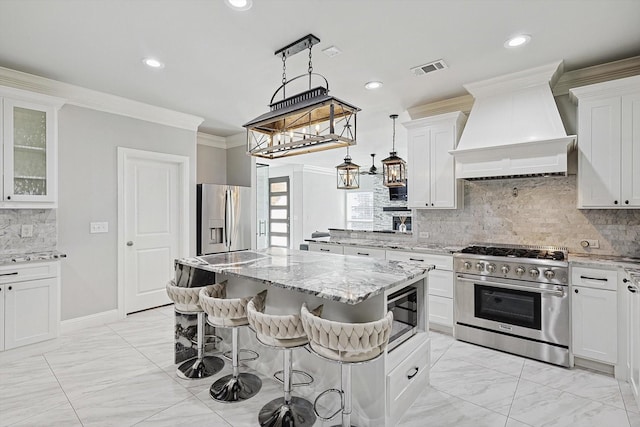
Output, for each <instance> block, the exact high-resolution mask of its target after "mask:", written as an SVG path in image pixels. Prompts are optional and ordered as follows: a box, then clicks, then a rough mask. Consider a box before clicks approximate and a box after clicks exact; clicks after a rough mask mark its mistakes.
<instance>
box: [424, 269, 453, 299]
mask: <svg viewBox="0 0 640 427" xmlns="http://www.w3.org/2000/svg"><path fill="white" fill-rule="evenodd" d="M429 295H438V296H441V297H446V298H453V271H443V270H437V269H436V270H431V271H430V272H429Z"/></svg>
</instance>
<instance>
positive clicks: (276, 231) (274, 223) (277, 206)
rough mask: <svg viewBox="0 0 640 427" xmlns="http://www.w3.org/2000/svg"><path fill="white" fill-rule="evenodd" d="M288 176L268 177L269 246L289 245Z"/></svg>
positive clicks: (284, 246)
mask: <svg viewBox="0 0 640 427" xmlns="http://www.w3.org/2000/svg"><path fill="white" fill-rule="evenodd" d="M289 193H290V191H289V177H288V176H282V177H278V178H269V246H277V247H282V248H288V247H289V240H290V224H289V206H290V204H291V200H290V197H289Z"/></svg>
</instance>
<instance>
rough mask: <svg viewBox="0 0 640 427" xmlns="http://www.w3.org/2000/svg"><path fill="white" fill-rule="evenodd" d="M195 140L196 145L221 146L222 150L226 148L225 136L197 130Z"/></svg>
mask: <svg viewBox="0 0 640 427" xmlns="http://www.w3.org/2000/svg"><path fill="white" fill-rule="evenodd" d="M197 142H198V145H206V146H207V147H214V148H222V149H223V150H226V148H227V142H226V138H223V137H221V136H216V135H211V134H208V133H202V132H198V135H197Z"/></svg>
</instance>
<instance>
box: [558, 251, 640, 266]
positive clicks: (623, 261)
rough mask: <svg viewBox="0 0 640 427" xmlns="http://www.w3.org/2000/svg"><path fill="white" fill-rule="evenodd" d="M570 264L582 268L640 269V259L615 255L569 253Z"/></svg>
mask: <svg viewBox="0 0 640 427" xmlns="http://www.w3.org/2000/svg"><path fill="white" fill-rule="evenodd" d="M569 263H571V265H577V266H581V267H595V268H598V267H614V268H625V269H633V268H639V269H640V258H632V257H624V256H615V255H594V254H574V253H569Z"/></svg>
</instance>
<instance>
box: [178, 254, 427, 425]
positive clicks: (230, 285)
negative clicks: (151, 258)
mask: <svg viewBox="0 0 640 427" xmlns="http://www.w3.org/2000/svg"><path fill="white" fill-rule="evenodd" d="M256 254H267V255H268V259H264V258H262V259H261V260H259V261H257V262H255V263H247V262H242V264H240V263H233V262H225V263H218V264H216V263H215V261H216V260H215V259H212V258H208V259H207V261H208V262H207V265H204V263H202V260H201V259H200V260H198V259H188V260H179V261H178V262H177V264H179V265H177V267H179V268H177V269H176V273H177V275H178V273H179V274H187V275H189V272H188V270H189V268H201V269H205V270H209V271H214V272H216V281H217V282H221V281H224V280H227V297H229V298H234V297H241V296H243V297H244V296H250V295H256V294H258V293H259V292H261V291H263V290H265V289H266V290H267V291H268V295H267V311H268V312H270V313H274V314H286V313H296V312H299V310H300V307H301V306H302V304H303V303H307V305H308V306H309V307H310V308H311V309H312V308H315V307H316V306H318V305H320V304H322V305H323V306H324V308H323V313H322V317H323V318H327V319H331V320H336V321H343V322H369V321H372V320H377V319H380V318H382V317H383V316H384V315H385V313H386V311H387V297H388V296H389V295H391V294H392V293H394V292H396V291H398V290H400V289H403V288H406V287H407V286H415V287H416V288H417V290H418V304H417V306H418V310H417V311H418V324H417V331H416V334H415V335H413V336H412V337H411V338H409V339H408V340H406V341H404V342H402V343H401V344H400V345H398V346H397V347H395V348H393V349H392V350H390V351H387V352H385V354H384V355H383V356H382V357H380V358H379V359H377V360H374V361H371V362H369V363H364V364H356V365H353V375H352V407H353V412H352V422H353V423H354V424H355V425H358V426H383V425H385V426H394V425H396V424H397V423H398V421H399V420H400V418H401V417H402V416H403V415H404V413H405V412H406V410H407V408H408V407H409V406H411V404H412V403H413V401H414V400H415V398H416V397H417V396H418V395H419V394H420V392H421V391H422V390H423V389H424V388H425V387H427V385H428V382H429V367H430V340H429V334H428V332H427V331H428V329H427V326H428V325H427V319H428V313H427V307H428V304H427V283H426V274H427V272H428V268H425V267H424V266H419V265H417V264H414V263H403V262H398V261H391V262H389V261H385V260H373V259H362V258H359V257H352V256H343V255H333V254H311V253H309V252H299V251H282V250H274V249H270V250H267V251H260V252H257V253H256ZM221 255H223V254H221ZM247 255H248V254H247ZM245 257H246V255H245ZM194 260H195V261H194ZM325 261H326V262H329V263H331V264H332V265H331V266H327V265H324V266H323V265H320V264H321V263H322V262H325ZM319 263H320V264H319ZM341 269H343V270H344V271H339V270H341ZM269 270H271V271H269ZM267 276H268V278H267ZM276 276H277V277H278V278H277V279H276ZM294 276H295V277H296V280H293V279H294ZM319 276H322V277H321V278H319ZM365 276H367V279H366V280H364V277H365ZM338 278H342V279H338ZM320 281H321V282H322V283H321V285H319V282H320ZM177 282H178V283H180V280H179V278H177ZM294 283H295V285H294ZM191 285H193V286H202V285H204V283H203V284H200V285H198V284H193V283H192V284H191ZM365 288H366V289H365ZM226 332H227V331H224V330H220V331H218V333H219V335H221V336H222V337H223V339H224V342H223V344H222V345H221V348H222V349H226V348H229V345H230V337H229V336H228V334H227V333H226ZM240 347H241V348H247V349H251V350H255V351H257V352H258V353H259V354H260V357H259V358H258V359H257V360H255V361H251V362H246V365H247V366H249V367H251V368H253V369H255V370H256V371H258V372H260V373H262V374H264V375H265V376H267V377H271V376H272V375H273V373H274V372H276V371H278V370H280V369H281V367H282V352H281V351H278V350H275V349H272V348H268V347H265V346H262V345H260V343H258V341H257V339H256V337H255V334H254V333H253V331H251V330H250V329H249V328H242V329H241V330H240ZM293 363H294V366H293V368H294V369H297V370H301V371H304V372H307V373H309V374H310V375H312V376H313V377H314V382H313V384H312V385H310V386H304V387H297V388H294V390H293V393H294V395H297V396H302V397H305V398H307V399H308V400H310V401H312V402H313V401H314V400H315V398H316V397H317V396H318V395H319V394H320V393H321V392H322V391H324V390H327V389H329V388H338V389H339V388H341V384H340V378H341V377H340V365H339V364H338V363H331V362H328V361H325V360H323V359H321V358H319V357H317V356H315V355H314V354H312V353H311V352H310V351H309V350H308V349H307V348H306V347H303V348H300V349H296V350H294V352H293ZM253 399H255V400H258V399H261V396H260V394H258V395H257V396H255V397H254V398H252V400H253ZM265 403H266V402H265ZM319 405H320V406H319V409H320V411H321V413H322V412H323V410H324V409H326V412H325V414H331V413H334V412H336V410H337V409H338V408H339V399H338V398H337V395H335V394H330V395H328V396H326V397H325V398H323V399H322V400H321V401H320V402H319ZM257 417H258V414H257V413H256V421H257ZM334 422H336V423H339V415H338V416H336V418H335V419H334Z"/></svg>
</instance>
